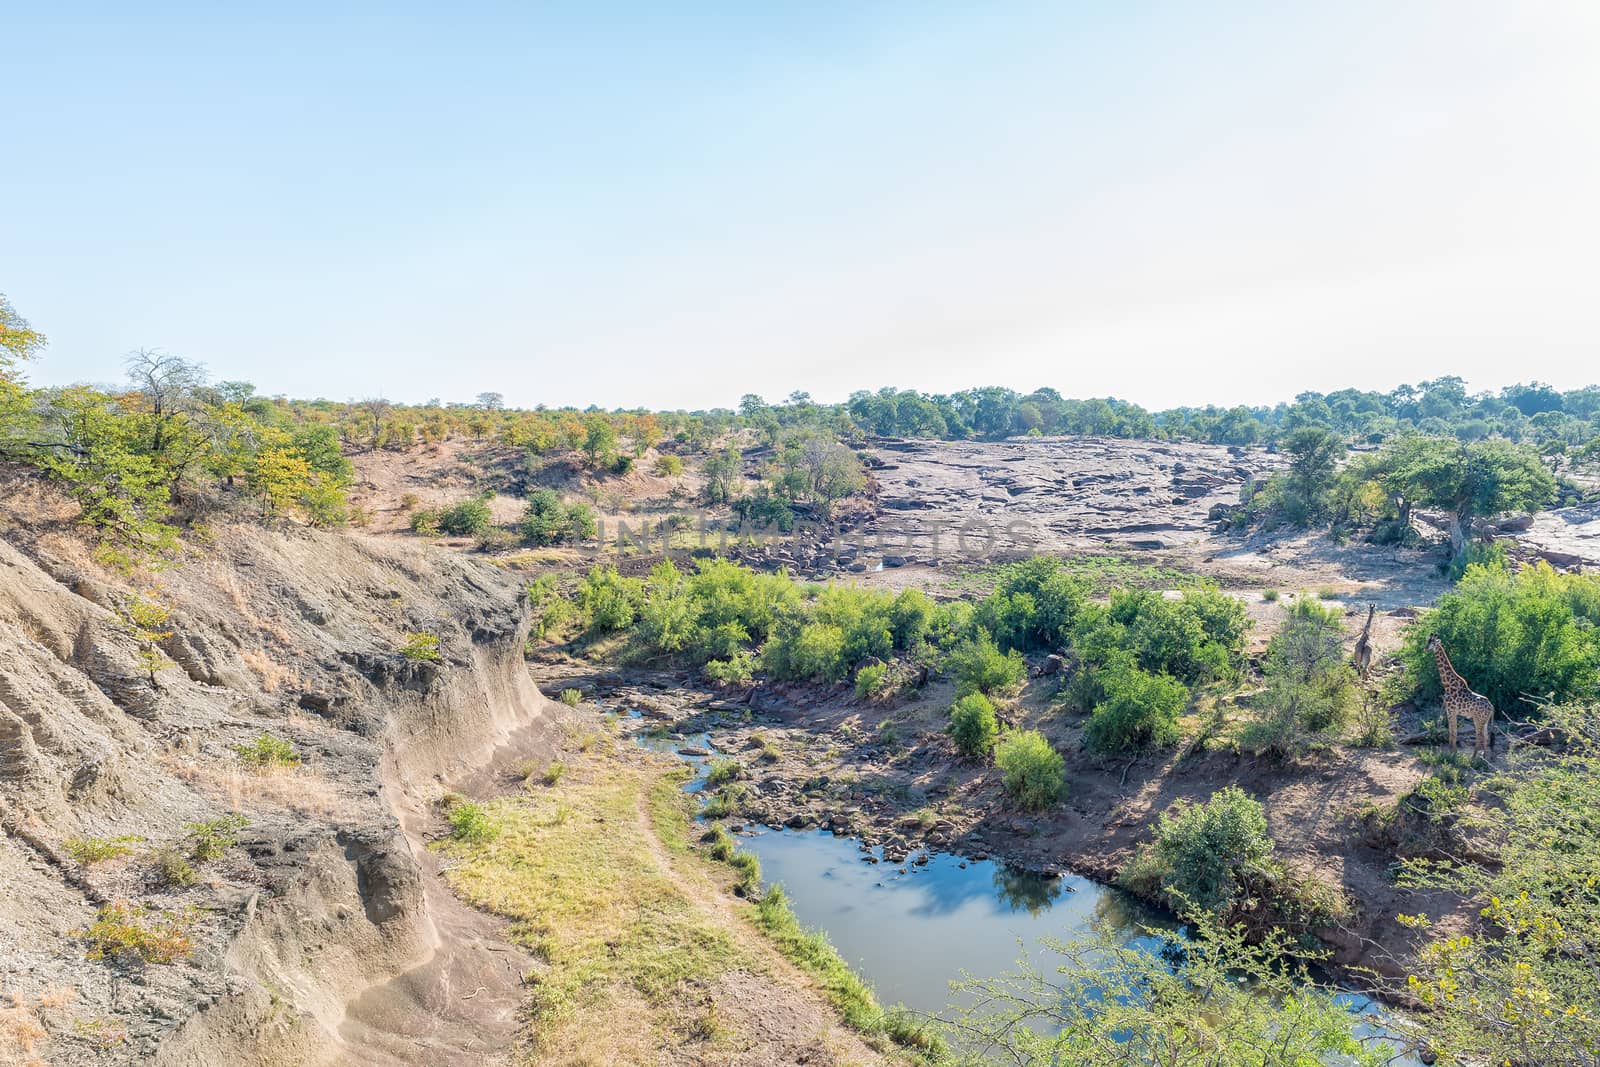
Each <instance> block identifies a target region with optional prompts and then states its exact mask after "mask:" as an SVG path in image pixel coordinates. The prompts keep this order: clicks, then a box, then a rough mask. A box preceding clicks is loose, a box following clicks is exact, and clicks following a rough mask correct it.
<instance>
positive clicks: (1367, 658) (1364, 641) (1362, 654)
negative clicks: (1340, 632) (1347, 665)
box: [1351, 604, 1378, 682]
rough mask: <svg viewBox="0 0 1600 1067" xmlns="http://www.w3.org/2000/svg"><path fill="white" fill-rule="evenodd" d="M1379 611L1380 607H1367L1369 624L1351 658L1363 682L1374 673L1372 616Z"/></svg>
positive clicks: (1357, 642) (1364, 629) (1371, 605)
mask: <svg viewBox="0 0 1600 1067" xmlns="http://www.w3.org/2000/svg"><path fill="white" fill-rule="evenodd" d="M1377 610H1378V605H1376V604H1368V605H1367V624H1366V625H1365V626H1363V627H1362V628H1361V636H1360V637H1358V638H1356V651H1355V655H1354V656H1353V657H1351V659H1352V661H1353V662H1354V663H1355V665H1356V673H1357V674H1359V675H1361V680H1362V681H1363V682H1365V681H1366V680H1367V676H1368V675H1369V674H1371V673H1372V616H1373V615H1374V614H1375V613H1376V612H1377Z"/></svg>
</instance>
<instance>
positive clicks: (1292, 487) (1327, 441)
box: [1279, 425, 1345, 526]
mask: <svg viewBox="0 0 1600 1067" xmlns="http://www.w3.org/2000/svg"><path fill="white" fill-rule="evenodd" d="M1282 448H1283V451H1284V453H1286V454H1287V455H1288V457H1289V471H1288V473H1287V474H1286V475H1284V478H1283V487H1282V491H1281V492H1280V493H1279V503H1280V504H1281V505H1282V507H1283V510H1284V517H1285V518H1287V519H1288V520H1289V521H1290V522H1292V523H1294V524H1295V525H1296V526H1306V525H1309V524H1310V523H1313V522H1315V521H1317V520H1318V519H1320V518H1322V516H1323V515H1324V514H1325V513H1326V511H1327V502H1328V492H1329V490H1330V489H1331V488H1332V486H1333V478H1334V473H1335V472H1336V471H1337V470H1338V468H1339V460H1341V459H1343V458H1344V454H1345V446H1344V439H1343V438H1342V437H1340V436H1339V435H1338V434H1336V433H1334V432H1333V431H1332V430H1329V429H1328V428H1326V427H1325V426H1319V425H1305V426H1301V427H1300V428H1299V429H1296V430H1293V431H1291V432H1290V433H1289V435H1288V436H1287V437H1285V438H1284V439H1283V442H1282Z"/></svg>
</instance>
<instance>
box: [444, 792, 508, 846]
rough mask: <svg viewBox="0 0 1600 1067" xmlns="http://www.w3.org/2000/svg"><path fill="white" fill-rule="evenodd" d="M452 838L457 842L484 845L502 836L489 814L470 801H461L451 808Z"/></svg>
mask: <svg viewBox="0 0 1600 1067" xmlns="http://www.w3.org/2000/svg"><path fill="white" fill-rule="evenodd" d="M449 819H450V836H451V837H452V838H454V839H455V840H457V841H465V842H468V843H470V844H483V843H485V842H488V841H493V840H494V839H495V838H497V837H499V836H500V827H499V826H497V825H495V822H494V820H493V819H491V818H490V817H489V813H488V812H487V811H485V810H484V809H483V807H482V806H481V805H478V804H474V803H473V802H472V801H470V800H460V801H457V802H456V803H454V804H452V805H451V806H450V812H449Z"/></svg>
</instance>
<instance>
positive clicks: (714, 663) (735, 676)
mask: <svg viewBox="0 0 1600 1067" xmlns="http://www.w3.org/2000/svg"><path fill="white" fill-rule="evenodd" d="M704 670H705V672H706V677H707V678H709V679H711V680H712V681H713V682H716V683H717V684H718V685H726V686H747V685H749V684H750V683H751V682H752V681H754V680H755V657H754V656H752V655H751V654H750V653H748V652H735V653H734V654H733V655H732V656H731V657H729V658H728V659H714V660H708V661H707V662H706V664H705V667H704Z"/></svg>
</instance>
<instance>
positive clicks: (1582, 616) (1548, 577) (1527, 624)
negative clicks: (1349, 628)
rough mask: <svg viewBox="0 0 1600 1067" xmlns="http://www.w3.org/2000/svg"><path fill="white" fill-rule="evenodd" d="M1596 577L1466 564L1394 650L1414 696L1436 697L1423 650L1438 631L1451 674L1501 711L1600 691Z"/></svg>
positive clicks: (1429, 659) (1526, 709)
mask: <svg viewBox="0 0 1600 1067" xmlns="http://www.w3.org/2000/svg"><path fill="white" fill-rule="evenodd" d="M1596 626H1600V578H1597V577H1595V576H1592V575H1577V574H1557V573H1556V572H1555V571H1553V570H1552V569H1551V568H1550V567H1549V566H1548V565H1546V564H1543V563H1540V564H1538V565H1537V566H1534V567H1529V568H1526V569H1524V570H1522V571H1519V572H1518V573H1517V574H1516V575H1512V574H1511V573H1510V572H1509V571H1508V570H1507V569H1506V568H1505V567H1504V566H1503V565H1500V564H1477V565H1474V566H1471V567H1468V568H1467V571H1466V573H1465V574H1464V575H1462V578H1461V581H1460V583H1459V584H1458V585H1457V586H1456V587H1455V589H1453V590H1451V591H1450V592H1448V593H1446V594H1445V595H1444V596H1442V597H1440V598H1439V603H1438V606H1437V607H1436V608H1435V609H1434V610H1432V611H1430V612H1428V613H1427V614H1425V615H1424V616H1423V617H1422V618H1421V620H1419V622H1418V624H1417V625H1416V626H1415V627H1413V628H1412V630H1411V632H1410V633H1409V634H1408V635H1407V636H1406V641H1405V644H1404V647H1403V649H1402V652H1401V656H1402V658H1403V659H1404V660H1405V663H1406V666H1407V668H1408V669H1409V673H1410V677H1411V678H1412V679H1413V680H1414V682H1415V683H1416V686H1417V690H1418V692H1419V694H1420V695H1421V696H1422V697H1423V698H1425V699H1434V698H1437V697H1438V696H1439V693H1440V691H1441V690H1440V685H1439V672H1438V668H1437V665H1436V663H1435V661H1434V658H1433V653H1431V652H1430V651H1428V648H1427V640H1428V636H1429V635H1430V634H1434V633H1437V634H1438V635H1439V637H1440V639H1441V640H1442V641H1443V642H1444V647H1445V651H1446V652H1447V653H1448V654H1449V656H1450V662H1451V664H1452V665H1453V666H1454V667H1455V669H1456V671H1457V672H1458V673H1459V674H1460V675H1461V676H1462V677H1463V678H1465V679H1466V680H1467V684H1468V685H1470V686H1472V688H1473V689H1475V690H1477V691H1478V692H1480V693H1482V694H1483V695H1484V696H1486V697H1488V698H1489V699H1490V701H1492V702H1493V704H1494V706H1495V709H1496V710H1497V711H1499V712H1500V713H1502V714H1508V713H1518V714H1528V713H1531V712H1533V711H1534V710H1535V708H1536V707H1537V702H1538V701H1540V700H1543V699H1546V698H1548V699H1550V700H1552V701H1554V702H1556V703H1567V702H1572V701H1578V700H1584V699H1588V698H1590V697H1592V696H1593V695H1594V694H1595V693H1596V692H1597V691H1600V640H1596V639H1595V627H1596Z"/></svg>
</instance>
